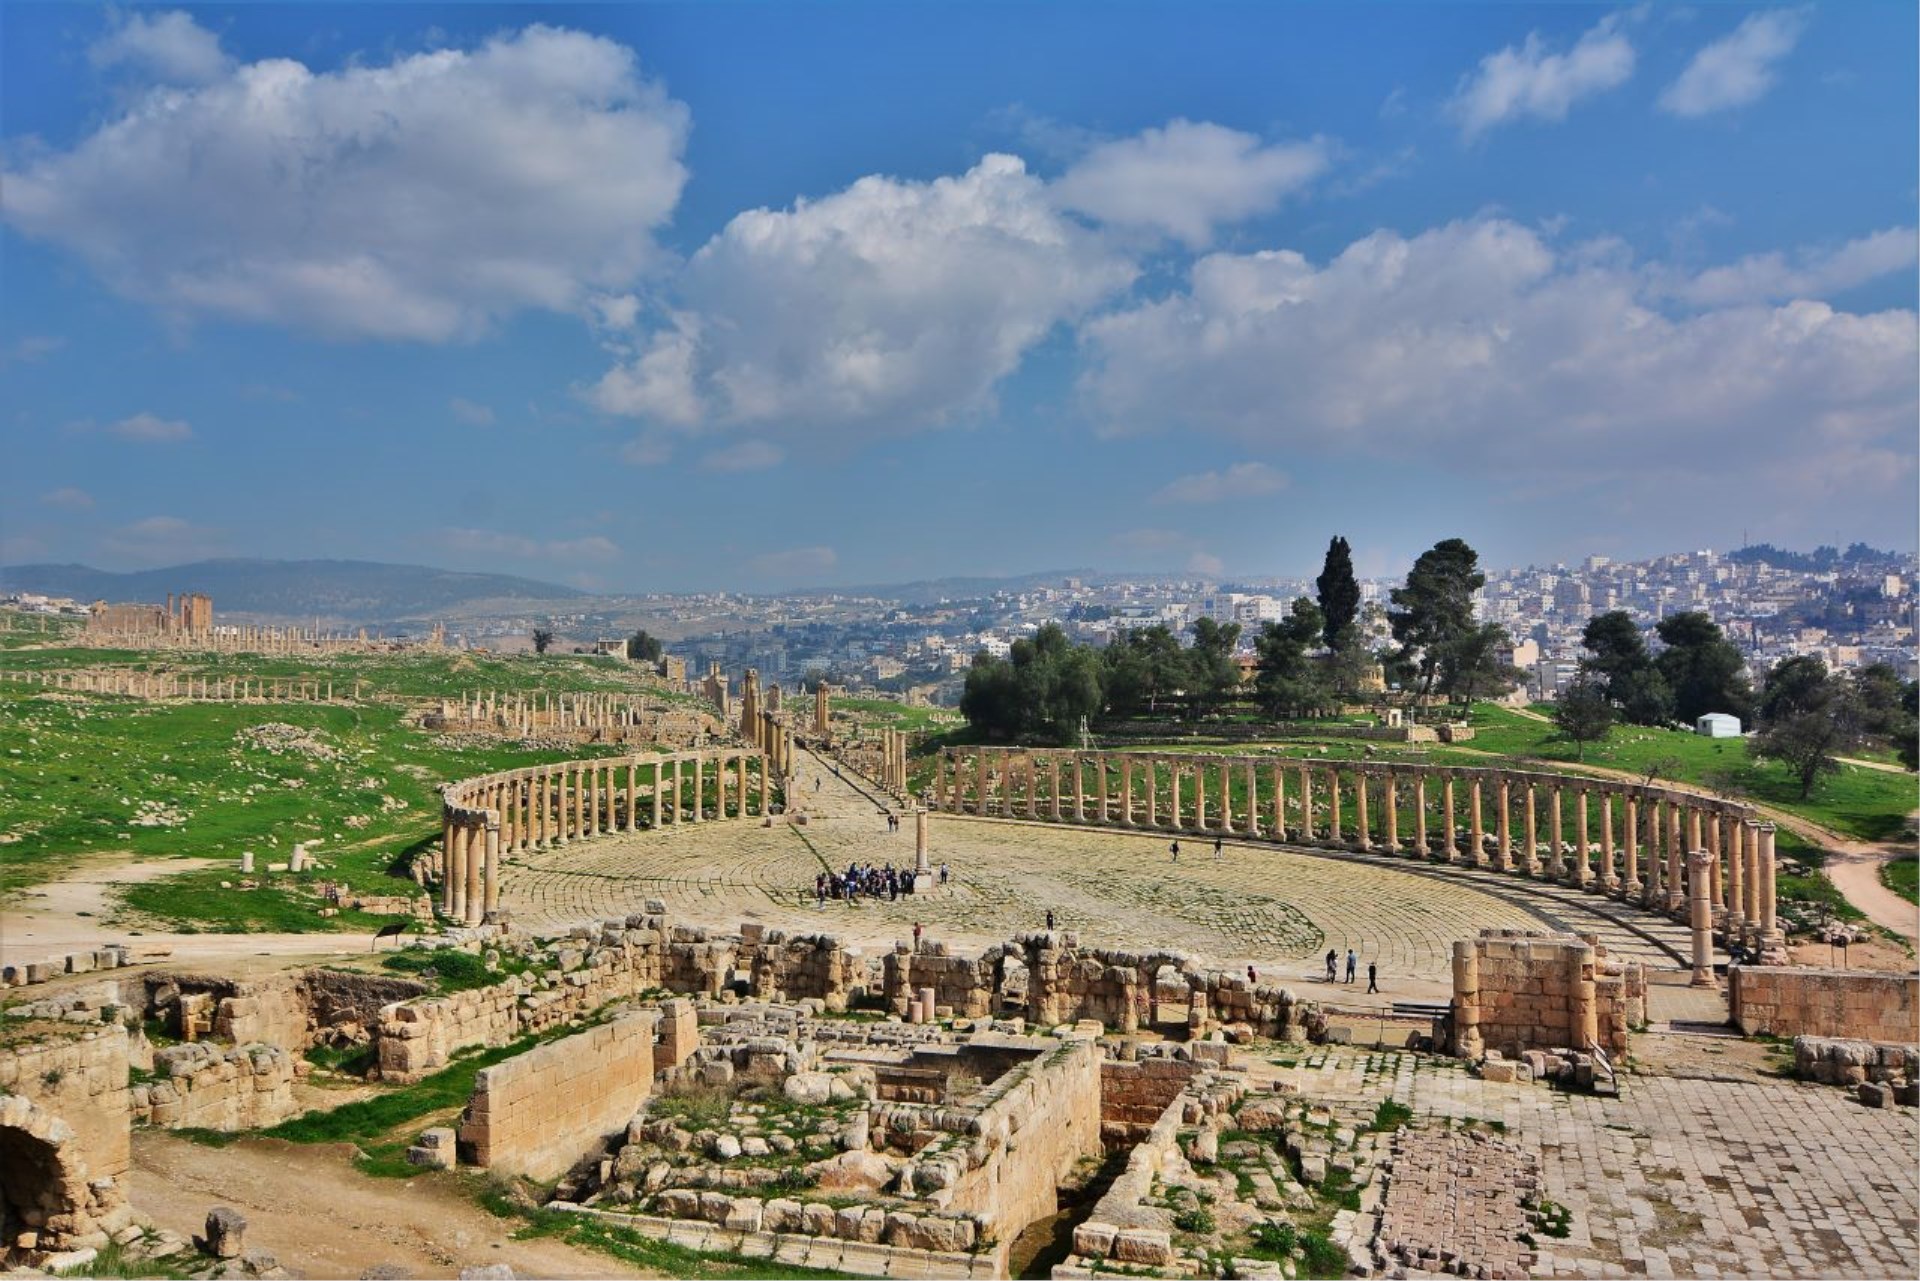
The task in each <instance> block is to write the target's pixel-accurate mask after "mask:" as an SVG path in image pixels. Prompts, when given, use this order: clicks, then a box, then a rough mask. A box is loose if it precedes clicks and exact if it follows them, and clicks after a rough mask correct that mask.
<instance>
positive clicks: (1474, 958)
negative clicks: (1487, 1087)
mask: <svg viewBox="0 0 1920 1281" xmlns="http://www.w3.org/2000/svg"><path fill="white" fill-rule="evenodd" d="M1453 1052H1454V1053H1455V1054H1457V1055H1459V1056H1461V1057H1462V1058H1469V1059H1477V1058H1479V1057H1480V1056H1481V1055H1482V1054H1483V1053H1485V1052H1486V1046H1485V1045H1483V1044H1482V1043H1481V1040H1480V954H1479V953H1478V952H1477V951H1475V950H1474V944H1473V940H1471V939H1461V940H1459V941H1457V942H1456V943H1454V945H1453Z"/></svg>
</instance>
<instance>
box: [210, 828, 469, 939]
mask: <svg viewBox="0 0 1920 1281" xmlns="http://www.w3.org/2000/svg"><path fill="white" fill-rule="evenodd" d="M454 840H455V836H454V827H453V824H452V822H451V821H449V820H448V818H447V816H446V813H445V811H442V812H441V815H440V914H441V915H442V916H448V917H451V916H452V915H453V907H454V900H455V897H456V895H455V890H454V886H455V884H456V880H455V877H454V869H455V867H456V864H457V859H456V856H455V855H454V852H453V843H454ZM252 859H253V856H252V855H251V854H249V855H247V856H246V861H247V862H251V861H252ZM240 870H241V871H243V872H251V871H252V870H253V869H252V868H251V867H246V866H243V867H242V868H241V869H240Z"/></svg>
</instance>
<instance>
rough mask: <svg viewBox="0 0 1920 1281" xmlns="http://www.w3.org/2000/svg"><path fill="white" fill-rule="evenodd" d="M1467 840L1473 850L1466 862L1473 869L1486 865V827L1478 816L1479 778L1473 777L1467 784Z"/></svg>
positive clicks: (1477, 776)
mask: <svg viewBox="0 0 1920 1281" xmlns="http://www.w3.org/2000/svg"><path fill="white" fill-rule="evenodd" d="M1467 840H1468V842H1469V843H1471V844H1472V846H1473V850H1472V853H1471V856H1470V857H1469V858H1468V859H1467V862H1468V863H1470V864H1472V865H1473V866H1474V867H1485V866H1486V865H1487V827H1486V822H1485V820H1484V819H1482V818H1481V816H1480V776H1479V775H1478V774H1476V775H1474V776H1473V778H1471V779H1469V780H1468V782H1467Z"/></svg>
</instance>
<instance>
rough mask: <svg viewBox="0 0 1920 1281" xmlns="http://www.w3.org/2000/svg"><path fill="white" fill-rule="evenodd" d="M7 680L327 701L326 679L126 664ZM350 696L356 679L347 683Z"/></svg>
mask: <svg viewBox="0 0 1920 1281" xmlns="http://www.w3.org/2000/svg"><path fill="white" fill-rule="evenodd" d="M6 679H7V680H8V681H10V682H26V683H27V684H35V685H45V686H49V687H51V688H54V689H67V690H74V691H77V692H80V693H88V694H128V695H131V696H133V697H135V698H179V699H194V700H207V701H212V700H220V701H222V702H250V701H260V702H267V701H274V702H305V703H331V702H332V701H333V682H332V681H331V680H292V679H268V678H265V677H254V676H192V675H185V674H175V673H172V672H142V671H136V670H135V669H133V668H130V667H109V668H105V669H102V670H93V669H89V668H81V669H68V670H66V671H15V672H8V673H6ZM353 693H354V697H355V698H358V697H359V696H360V682H359V681H355V682H354V683H353Z"/></svg>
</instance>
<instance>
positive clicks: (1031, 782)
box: [1021, 752, 1040, 818]
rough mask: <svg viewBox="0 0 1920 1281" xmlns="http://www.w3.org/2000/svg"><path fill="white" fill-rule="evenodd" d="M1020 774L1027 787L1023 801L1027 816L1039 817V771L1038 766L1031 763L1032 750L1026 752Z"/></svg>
mask: <svg viewBox="0 0 1920 1281" xmlns="http://www.w3.org/2000/svg"><path fill="white" fill-rule="evenodd" d="M1021 776H1022V778H1023V780H1024V782H1025V786H1026V789H1027V797H1026V802H1025V804H1026V812H1027V817H1028V818H1039V817H1040V772H1039V769H1038V767H1037V766H1035V765H1034V763H1033V753H1032V752H1028V753H1027V757H1026V766H1025V768H1024V769H1023V770H1022V771H1021Z"/></svg>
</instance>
